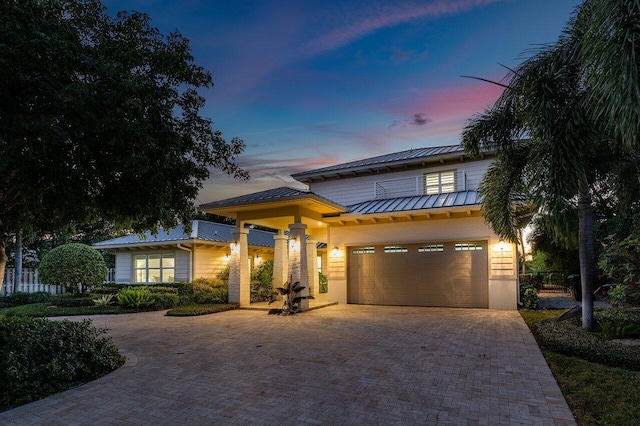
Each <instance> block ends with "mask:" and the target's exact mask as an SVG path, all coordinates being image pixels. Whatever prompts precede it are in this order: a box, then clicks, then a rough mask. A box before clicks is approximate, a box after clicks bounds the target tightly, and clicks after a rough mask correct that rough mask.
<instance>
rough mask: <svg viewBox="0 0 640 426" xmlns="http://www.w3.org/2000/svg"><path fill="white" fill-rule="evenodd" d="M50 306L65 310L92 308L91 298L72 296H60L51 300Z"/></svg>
mask: <svg viewBox="0 0 640 426" xmlns="http://www.w3.org/2000/svg"><path fill="white" fill-rule="evenodd" d="M51 304H52V305H55V306H61V307H66V308H73V307H79V306H94V303H93V297H90V296H87V297H74V296H72V295H65V294H61V295H59V296H55V297H52V298H51Z"/></svg>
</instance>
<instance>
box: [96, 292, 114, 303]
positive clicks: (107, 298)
mask: <svg viewBox="0 0 640 426" xmlns="http://www.w3.org/2000/svg"><path fill="white" fill-rule="evenodd" d="M92 300H93V304H94V305H95V306H109V305H110V304H111V303H113V294H103V295H101V296H100V297H98V298H97V299H92Z"/></svg>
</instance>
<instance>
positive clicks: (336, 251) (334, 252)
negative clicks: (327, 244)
mask: <svg viewBox="0 0 640 426" xmlns="http://www.w3.org/2000/svg"><path fill="white" fill-rule="evenodd" d="M339 255H340V249H339V248H338V246H337V245H334V246H333V249H331V257H338V256H339Z"/></svg>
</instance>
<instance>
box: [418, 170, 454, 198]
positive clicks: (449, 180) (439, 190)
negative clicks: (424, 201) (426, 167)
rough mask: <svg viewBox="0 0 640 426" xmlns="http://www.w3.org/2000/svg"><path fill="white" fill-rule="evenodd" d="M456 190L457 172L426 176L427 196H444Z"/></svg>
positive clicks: (425, 188)
mask: <svg viewBox="0 0 640 426" xmlns="http://www.w3.org/2000/svg"><path fill="white" fill-rule="evenodd" d="M455 190H456V172H455V170H448V171H446V172H436V173H427V174H425V175H424V192H425V194H427V195H432V194H444V193H447V192H454V191H455Z"/></svg>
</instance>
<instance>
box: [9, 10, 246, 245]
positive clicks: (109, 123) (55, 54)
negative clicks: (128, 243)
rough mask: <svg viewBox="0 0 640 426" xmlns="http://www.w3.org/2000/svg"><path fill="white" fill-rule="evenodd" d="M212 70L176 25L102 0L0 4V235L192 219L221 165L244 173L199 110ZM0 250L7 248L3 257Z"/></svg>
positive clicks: (234, 147) (143, 226) (235, 151)
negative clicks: (161, 25)
mask: <svg viewBox="0 0 640 426" xmlns="http://www.w3.org/2000/svg"><path fill="white" fill-rule="evenodd" d="M211 86H212V77H211V74H210V73H209V72H208V71H206V70H205V69H203V68H202V67H200V66H197V65H196V64H195V63H194V58H193V57H192V55H191V51H190V47H189V41H188V40H187V39H185V38H184V37H183V36H182V35H181V34H180V33H179V32H177V31H176V32H172V33H170V34H168V35H164V34H161V33H160V32H159V30H158V29H156V28H154V27H152V26H151V23H150V18H149V17H148V16H147V15H145V14H142V13H125V12H121V13H118V15H117V16H116V17H111V16H109V15H107V13H106V11H105V7H104V6H103V5H102V4H101V3H100V1H99V0H8V1H4V2H1V3H0V240H4V239H6V236H7V235H10V234H12V233H15V232H16V231H17V230H18V229H27V230H30V229H34V230H43V229H44V230H49V229H51V230H54V229H58V228H60V227H62V226H68V225H69V224H74V223H77V224H82V223H87V222H91V221H93V220H95V219H96V218H104V219H107V220H109V221H112V222H113V223H115V224H116V225H117V226H118V227H123V228H124V227H126V228H130V229H132V230H134V231H136V232H142V231H144V230H149V229H150V230H155V229H157V228H158V227H159V226H163V227H167V228H171V227H173V226H175V225H176V224H177V223H178V222H179V221H183V222H184V223H189V219H190V217H191V215H192V214H193V212H194V210H195V209H194V200H195V197H196V195H197V193H198V190H199V189H200V188H201V186H202V182H203V180H205V179H206V178H207V177H208V176H209V173H210V169H211V168H212V167H213V168H217V169H220V170H222V171H224V172H226V173H227V174H229V175H231V176H234V177H236V178H239V179H245V178H247V177H248V175H247V174H246V172H245V171H243V170H242V169H240V168H239V167H238V166H237V165H236V164H235V163H234V160H235V158H236V157H237V155H239V154H240V153H241V152H242V151H243V149H244V143H243V142H242V141H241V140H239V139H237V138H234V139H232V140H231V141H230V142H227V141H225V139H224V138H223V137H222V134H221V132H219V131H216V130H214V129H213V127H212V121H211V120H210V119H208V118H205V117H203V116H202V108H203V107H204V104H205V100H204V98H203V97H202V95H201V94H199V93H198V90H200V89H206V88H209V87H211ZM0 257H4V256H0Z"/></svg>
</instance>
